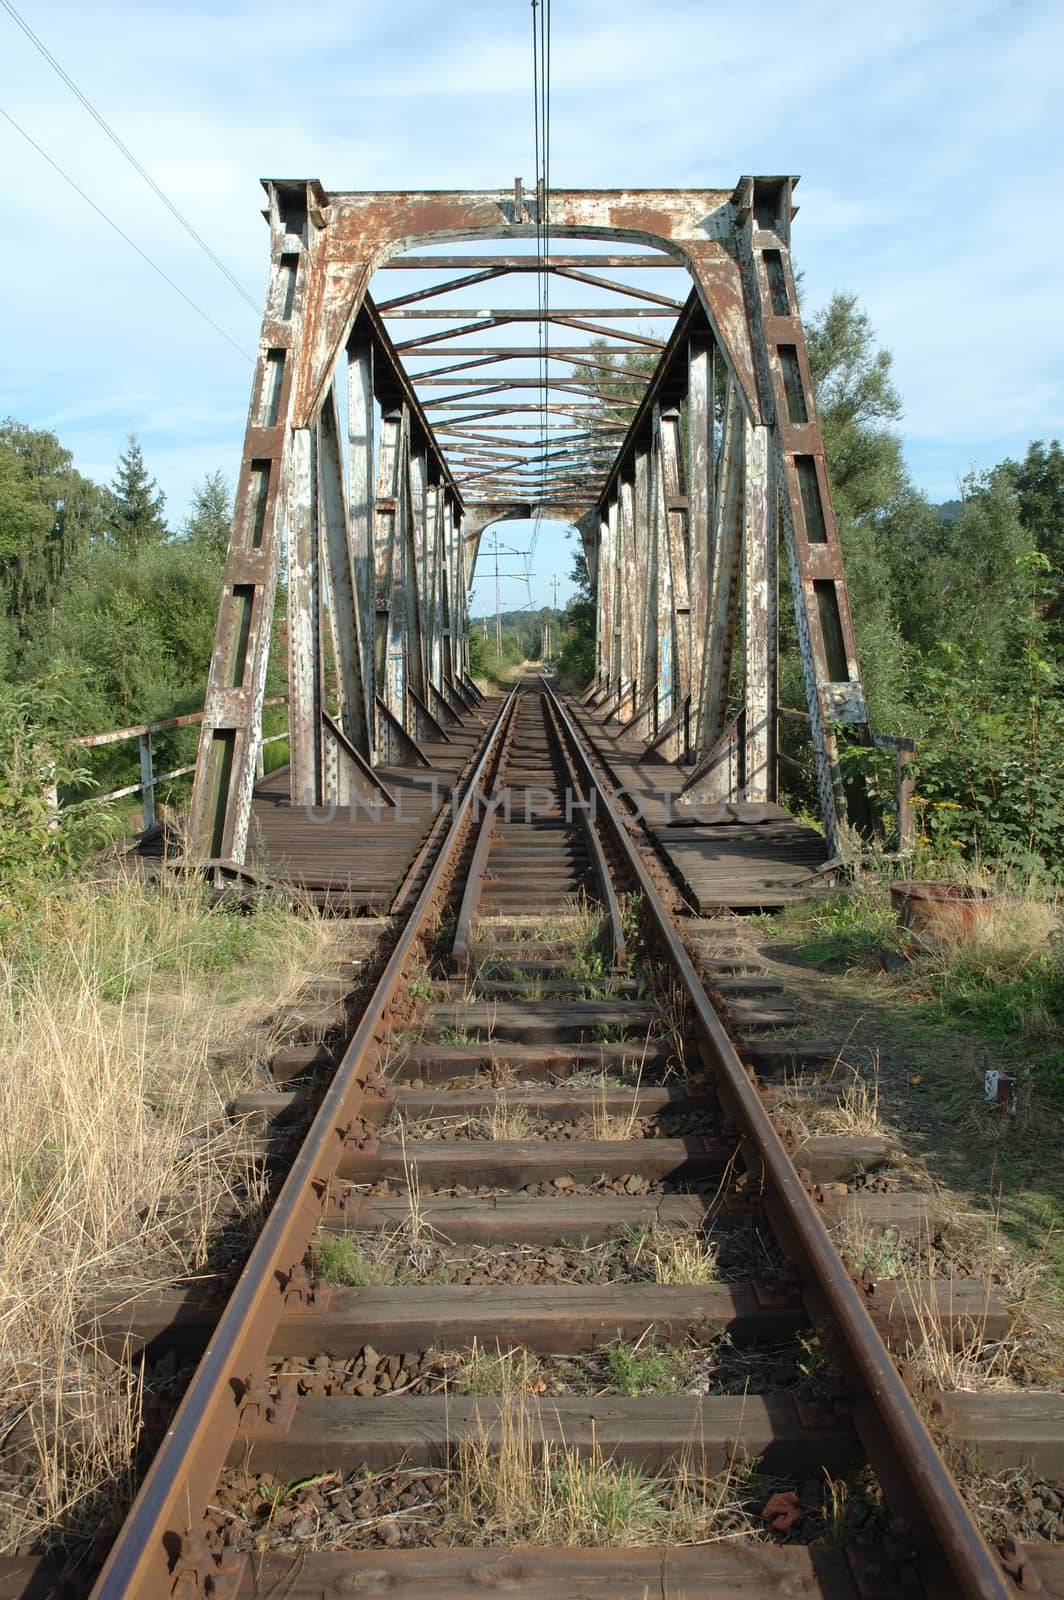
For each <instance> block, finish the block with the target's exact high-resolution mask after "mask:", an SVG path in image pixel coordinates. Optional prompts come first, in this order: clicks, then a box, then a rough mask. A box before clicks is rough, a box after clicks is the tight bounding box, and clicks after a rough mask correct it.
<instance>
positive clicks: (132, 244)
mask: <svg viewBox="0 0 1064 1600" xmlns="http://www.w3.org/2000/svg"><path fill="white" fill-rule="evenodd" d="M3 3H4V0H0V4H3ZM0 117H3V118H4V121H5V122H9V123H10V124H11V126H12V127H13V128H14V130H15V132H16V133H19V134H21V135H22V137H23V138H24V139H25V141H26V143H27V144H28V145H31V146H32V147H33V149H34V150H36V152H37V154H38V155H39V156H40V157H41V158H42V160H44V161H47V163H48V165H49V166H50V167H51V168H52V170H53V172H58V174H59V176H60V177H61V178H62V179H63V181H64V183H69V185H70V187H71V188H72V189H73V190H74V191H75V193H76V194H79V195H80V196H81V198H82V199H83V200H84V202H85V204H86V205H88V206H91V207H92V209H93V211H95V213H96V215H97V216H98V217H102V218H103V220H104V222H106V224H107V226H108V227H109V228H113V229H114V231H115V233H117V234H118V237H119V238H120V239H124V240H125V242H126V244H128V246H129V248H130V249H131V250H135V251H136V253H137V255H138V256H139V257H140V259H141V260H142V261H146V262H147V264H148V266H149V267H150V268H151V269H152V271H153V272H156V273H158V275H159V277H160V278H161V279H162V280H163V282H164V283H167V284H169V285H170V288H171V289H172V290H173V291H174V293H175V294H179V295H180V296H181V298H182V300H183V301H184V302H185V304H186V305H187V306H191V308H192V310H193V311H195V313H196V315H197V316H200V317H202V318H203V320H204V322H208V323H210V325H211V327H212V328H213V329H214V331H215V333H218V334H221V336H222V338H223V339H224V340H225V342H226V344H231V345H232V347H233V349H234V350H235V351H236V352H237V354H238V355H242V356H243V357H244V359H245V361H253V360H254V357H253V356H251V355H249V354H248V352H247V351H246V350H244V349H243V348H242V347H241V346H240V345H238V344H237V342H236V340H235V339H232V338H230V336H229V334H227V333H226V331H225V329H224V328H223V327H222V326H221V324H220V323H217V322H215V320H214V318H213V317H212V316H211V315H210V313H209V312H207V311H204V309H203V307H202V306H201V305H197V304H196V302H195V300H193V299H192V297H191V296H190V295H187V294H186V293H185V291H184V289H182V287H181V285H180V284H179V283H175V282H174V280H173V278H171V277H170V275H169V273H168V272H164V270H163V268H162V267H160V265H159V263H158V262H157V261H153V260H152V258H151V256H150V255H148V253H147V251H145V250H142V249H141V247H140V245H139V244H137V242H136V240H135V239H131V238H130V237H129V234H128V233H126V232H125V230H124V229H122V228H120V227H119V225H118V223H117V222H116V221H115V220H114V218H113V217H109V216H108V215H107V212H106V211H105V210H104V209H103V207H102V206H98V205H97V204H96V201H95V200H94V199H93V198H92V196H91V195H89V194H86V193H85V190H84V189H83V188H82V187H81V185H80V184H79V183H76V182H75V181H74V179H73V178H72V177H71V176H70V174H69V172H65V171H64V170H63V168H62V167H61V166H60V165H59V163H58V161H55V160H53V158H52V157H51V156H50V155H49V154H48V152H47V150H45V149H43V148H42V147H41V146H40V145H39V144H38V143H37V141H36V139H34V138H33V136H32V135H31V134H29V133H27V132H26V130H25V128H24V127H22V125H21V123H18V122H16V121H15V119H14V117H13V116H12V115H11V113H10V111H5V110H4V107H3V106H0Z"/></svg>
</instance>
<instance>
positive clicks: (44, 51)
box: [0, 0, 262, 337]
mask: <svg viewBox="0 0 1064 1600" xmlns="http://www.w3.org/2000/svg"><path fill="white" fill-rule="evenodd" d="M0 6H3V8H4V10H5V11H6V12H7V14H8V16H9V17H11V19H12V20H13V21H14V22H16V23H17V24H18V26H19V27H20V28H21V29H22V31H23V33H24V34H25V35H26V37H27V39H29V40H30V42H31V43H32V44H33V45H35V46H36V48H37V49H38V50H39V51H40V53H41V55H42V56H43V57H44V59H45V60H46V61H47V63H48V65H49V66H50V67H52V68H53V69H54V70H55V71H56V72H57V73H58V74H59V76H60V78H62V80H63V82H64V83H65V84H66V86H67V88H68V89H69V90H70V92H71V94H73V95H74V96H75V98H76V99H78V100H79V101H80V102H81V104H82V105H83V106H84V107H85V110H86V111H87V112H88V113H89V116H90V117H92V119H93V121H94V122H96V123H98V124H99V126H100V127H101V128H102V129H103V131H104V133H105V134H106V135H107V137H108V138H109V139H110V141H111V143H112V144H113V145H114V146H115V147H116V148H117V149H118V150H120V151H121V152H122V154H123V155H124V156H125V158H126V160H127V161H128V162H129V164H130V166H131V167H132V168H133V170H134V171H135V172H137V173H139V175H140V176H141V177H142V178H143V179H144V182H145V183H146V184H147V185H148V188H149V189H151V191H152V193H153V194H155V195H157V196H158V198H159V199H160V200H161V201H162V203H163V205H164V206H165V207H166V209H167V211H169V212H170V214H171V216H172V217H174V218H175V220H176V221H178V222H179V223H180V224H181V226H182V227H183V228H184V230H185V232H186V233H187V234H188V235H189V237H190V238H192V239H194V240H195V242H196V243H197V244H198V245H199V247H200V249H201V250H202V251H203V252H204V254H205V255H206V256H207V257H208V258H209V259H210V260H211V261H212V262H213V263H214V265H215V266H216V267H217V268H218V271H219V272H220V273H222V275H223V276H224V277H225V278H227V279H228V280H229V282H230V283H231V284H232V286H233V288H234V289H235V290H236V292H237V294H239V295H241V296H242V297H243V299H245V300H246V301H247V303H248V305H249V306H250V307H251V309H252V311H254V312H255V313H256V314H258V313H259V312H261V310H262V307H261V306H260V305H259V303H258V302H257V301H256V300H253V299H252V297H251V295H249V294H248V292H247V290H246V289H245V288H244V286H243V284H242V283H240V282H239V280H238V279H236V278H234V276H233V274H232V273H231V272H230V271H229V268H228V267H227V266H226V264H225V262H224V261H222V260H221V259H220V257H218V256H217V255H215V253H214V251H213V250H212V249H211V247H210V245H209V244H208V243H207V241H206V239H204V238H203V237H202V236H201V235H200V234H199V233H197V232H196V229H195V228H194V227H193V226H192V223H191V222H189V220H188V218H187V217H186V216H185V215H184V214H183V212H181V211H179V210H178V208H177V206H175V205H174V203H173V201H172V200H171V199H170V197H169V195H166V194H164V193H163V191H162V189H160V187H159V185H158V184H157V183H156V181H155V179H154V178H153V177H152V175H151V173H150V172H146V171H145V169H144V168H143V167H142V166H141V164H140V162H139V161H138V160H137V158H136V156H135V155H134V154H133V152H132V150H130V149H129V148H128V147H127V146H126V145H124V144H123V143H122V140H121V139H120V138H119V137H118V134H117V133H116V132H115V130H114V129H113V128H112V127H111V125H110V123H109V122H108V121H107V120H106V118H105V117H103V116H102V115H101V113H100V112H99V111H97V109H96V107H95V106H94V105H93V103H92V101H91V100H90V99H89V98H88V96H87V95H85V94H83V93H82V91H81V90H80V89H79V88H78V86H77V84H76V83H75V82H74V80H73V78H72V77H71V76H70V74H69V73H68V72H67V71H66V70H65V69H64V68H63V67H62V66H60V64H59V62H58V61H57V60H56V58H55V56H53V54H52V52H51V51H50V50H49V49H48V46H47V45H46V44H45V43H44V41H43V40H42V39H39V38H38V37H37V35H36V34H35V33H34V31H33V29H32V28H31V27H30V25H29V23H28V22H27V21H26V19H25V17H23V16H21V15H20V14H19V12H18V11H16V9H15V7H14V6H13V5H12V4H11V0H0ZM8 120H9V121H10V120H11V119H10V118H9V119H8ZM21 131H22V130H21V129H19V132H21ZM64 176H66V175H65V174H64ZM90 204H91V202H90ZM101 215H102V213H101ZM108 220H109V219H108ZM134 248H136V246H134ZM227 337H228V336H227Z"/></svg>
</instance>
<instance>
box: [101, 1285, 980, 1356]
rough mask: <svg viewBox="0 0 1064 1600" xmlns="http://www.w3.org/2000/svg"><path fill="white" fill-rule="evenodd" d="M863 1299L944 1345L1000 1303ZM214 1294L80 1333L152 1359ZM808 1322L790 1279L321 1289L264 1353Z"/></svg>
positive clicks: (541, 1345) (698, 1333)
mask: <svg viewBox="0 0 1064 1600" xmlns="http://www.w3.org/2000/svg"><path fill="white" fill-rule="evenodd" d="M869 1309H870V1310H871V1311H872V1314H873V1318H874V1320H875V1322H876V1325H877V1327H879V1329H880V1331H881V1333H882V1334H883V1336H884V1337H885V1338H886V1339H887V1340H888V1342H889V1343H890V1344H891V1345H892V1346H894V1347H895V1348H897V1349H899V1350H904V1349H905V1348H907V1347H910V1346H911V1345H912V1344H913V1343H918V1342H919V1339H920V1337H921V1336H922V1331H923V1329H925V1328H926V1327H927V1326H928V1322H929V1320H930V1322H931V1323H932V1324H933V1325H934V1326H935V1327H936V1328H937V1330H938V1332H939V1333H940V1335H941V1336H942V1337H943V1338H944V1339H945V1340H947V1341H948V1342H949V1344H950V1345H951V1346H962V1345H967V1344H969V1343H970V1341H971V1339H972V1337H973V1336H974V1335H978V1336H979V1337H980V1338H981V1339H984V1340H986V1341H993V1340H996V1339H1000V1338H1002V1337H1004V1335H1005V1334H1006V1333H1007V1332H1008V1329H1009V1326H1010V1317H1009V1313H1008V1312H1007V1311H1006V1309H1005V1308H1004V1307H1003V1306H1002V1305H1001V1303H1000V1302H999V1301H998V1300H997V1298H996V1296H995V1295H994V1294H993V1292H992V1291H991V1290H990V1289H988V1287H987V1285H986V1283H985V1282H984V1281H983V1280H982V1279H979V1278H958V1279H950V1280H945V1279H938V1280H934V1281H933V1282H931V1283H930V1284H922V1285H919V1286H913V1285H911V1284H907V1283H903V1282H901V1281H899V1280H892V1281H889V1282H885V1283H882V1284H879V1285H878V1286H877V1287H876V1290H875V1293H874V1294H873V1295H871V1296H870V1298H869ZM219 1310H220V1302H219V1299H218V1297H217V1296H213V1297H212V1296H211V1295H210V1294H209V1293H208V1292H206V1291H205V1290H204V1289H203V1288H202V1287H199V1286H194V1287H192V1288H190V1289H187V1290H184V1291H171V1292H169V1293H166V1294H162V1295H158V1296H152V1297H150V1298H145V1299H141V1300H137V1301H135V1302H133V1303H132V1304H130V1303H128V1302H124V1301H120V1302H118V1303H114V1304H110V1305H108V1304H102V1303H101V1304H99V1305H97V1306H96V1307H95V1308H94V1309H93V1311H92V1313H91V1314H90V1316H89V1317H88V1318H87V1319H86V1323H85V1328H86V1332H87V1333H89V1334H91V1336H92V1337H93V1338H94V1340H96V1341H98V1343H99V1346H100V1347H101V1348H102V1349H103V1350H105V1351H106V1352H107V1354H109V1355H111V1356H113V1357H115V1358H116V1359H118V1358H120V1357H122V1356H123V1355H126V1356H144V1357H146V1358H147V1359H148V1360H149V1361H156V1360H159V1359H160V1358H161V1357H162V1356H163V1355H165V1354H166V1353H167V1352H169V1351H175V1352H177V1353H178V1354H180V1355H181V1356H183V1357H184V1356H190V1355H198V1354H199V1353H200V1352H201V1351H202V1350H203V1349H204V1348H205V1346H206V1344H207V1342H208V1340H209V1338H210V1336H211V1334H212V1332H213V1330H214V1327H215V1324H216V1322H217V1318H218V1314H219ZM808 1326H809V1319H808V1316H807V1314H806V1312H805V1310H804V1308H803V1306H802V1305H801V1303H800V1301H799V1300H798V1298H797V1297H796V1296H795V1294H794V1292H793V1287H792V1286H791V1285H783V1284H781V1283H779V1282H778V1281H776V1280H769V1281H766V1282H763V1283H712V1284H661V1283H646V1284H639V1283H634V1284H633V1283H619V1284H551V1283H531V1284H498V1283H493V1284H490V1285H484V1286H481V1285H475V1284H433V1285H432V1288H431V1291H430V1292H426V1291H425V1289H424V1288H423V1287H422V1286H421V1285H420V1284H398V1285H394V1286H388V1287H386V1288H377V1287H359V1288H353V1289H348V1288H332V1289H329V1290H328V1291H327V1292H326V1294H325V1295H324V1297H323V1298H322V1300H321V1304H320V1309H319V1308H318V1307H317V1306H316V1307H315V1308H313V1309H311V1310H309V1311H308V1310H306V1309H303V1308H288V1309H286V1310H285V1311H284V1312H283V1313H282V1315H281V1318H280V1321H279V1323H278V1325H277V1328H276V1330H275V1332H274V1334H273V1337H272V1339H271V1342H270V1346H269V1351H268V1355H267V1359H268V1360H270V1361H280V1360H281V1359H282V1357H285V1356H303V1357H314V1356H318V1355H323V1354H324V1355H327V1356H329V1357H331V1358H334V1359H337V1360H340V1359H344V1358H349V1357H350V1356H351V1355H352V1354H354V1353H357V1352H359V1351H361V1350H363V1349H364V1348H365V1347H366V1346H372V1347H373V1348H374V1349H375V1350H377V1351H379V1352H380V1353H381V1354H382V1355H392V1354H401V1353H403V1352H406V1351H410V1350H417V1351H421V1350H427V1349H435V1350H467V1349H470V1348H472V1346H473V1345H474V1343H478V1344H479V1345H480V1346H481V1348H487V1349H492V1348H494V1347H495V1346H496V1345H498V1346H506V1347H510V1346H516V1345H520V1346H522V1347H523V1348H525V1349H528V1350H531V1351H534V1352H535V1353H536V1354H541V1355H547V1354H555V1355H568V1354H575V1353H578V1352H582V1351H589V1350H594V1349H597V1348H599V1347H600V1346H602V1345H604V1344H607V1343H609V1342H610V1341H611V1340H615V1339H623V1340H633V1341H634V1340H641V1339H644V1338H646V1337H649V1338H650V1339H651V1340H652V1341H660V1342H664V1343H676V1342H680V1341H683V1340H689V1341H692V1342H694V1343H705V1342H707V1341H709V1340H712V1339H715V1338H717V1337H719V1336H720V1335H721V1334H727V1336H728V1338H729V1339H730V1340H731V1342H732V1343H733V1344H735V1345H737V1346H747V1345H757V1344H780V1343H783V1342H785V1341H787V1340H789V1339H791V1338H793V1337H794V1335H795V1334H796V1333H798V1332H799V1331H800V1330H802V1329H805V1328H807V1327H808Z"/></svg>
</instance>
